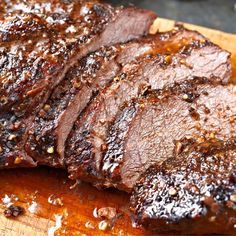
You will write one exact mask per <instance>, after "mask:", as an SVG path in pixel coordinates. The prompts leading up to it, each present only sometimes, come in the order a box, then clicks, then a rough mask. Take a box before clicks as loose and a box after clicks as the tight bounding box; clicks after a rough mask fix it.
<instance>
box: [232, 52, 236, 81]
mask: <svg viewBox="0 0 236 236" xmlns="http://www.w3.org/2000/svg"><path fill="white" fill-rule="evenodd" d="M232 69H233V73H232V82H233V83H234V84H236V55H233V56H232Z"/></svg>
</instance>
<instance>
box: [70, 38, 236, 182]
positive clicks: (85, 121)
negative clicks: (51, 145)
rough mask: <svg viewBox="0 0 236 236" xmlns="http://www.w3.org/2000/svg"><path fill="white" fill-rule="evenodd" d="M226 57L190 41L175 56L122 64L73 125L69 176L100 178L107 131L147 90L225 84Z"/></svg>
mask: <svg viewBox="0 0 236 236" xmlns="http://www.w3.org/2000/svg"><path fill="white" fill-rule="evenodd" d="M179 47H181V45H179ZM213 58H214V59H213ZM229 58H230V55H229V54H228V53H227V52H225V51H224V50H222V49H220V48H219V47H218V46H215V45H213V44H212V43H209V42H208V41H204V42H202V41H201V42H200V41H194V42H193V43H190V44H188V45H186V44H184V45H183V48H181V49H179V52H178V53H176V54H171V55H169V53H167V54H165V55H163V54H158V55H157V56H146V57H143V58H141V59H139V60H137V62H135V63H131V64H128V65H126V66H125V67H124V68H123V69H122V71H121V74H120V75H119V76H117V77H116V78H115V81H114V82H113V83H112V84H111V85H110V86H108V87H107V88H106V89H104V91H102V92H101V93H100V94H99V95H98V96H97V97H96V98H95V99H94V101H93V102H92V103H91V105H90V106H88V107H87V109H86V110H85V112H84V113H83V114H82V115H81V116H80V117H79V118H78V121H77V122H76V123H75V126H74V128H73V130H72V132H71V134H70V136H69V138H68V140H67V146H66V150H67V151H66V152H67V153H66V165H67V166H68V169H69V172H70V174H71V175H70V177H71V178H82V179H84V180H86V181H91V182H96V180H97V179H99V178H100V179H104V177H103V174H101V171H100V170H101V168H102V159H103V155H104V153H105V152H106V150H107V143H106V142H107V134H108V129H109V126H110V125H111V124H112V122H113V121H114V119H115V117H116V115H117V114H118V113H119V110H120V109H121V106H122V105H123V104H124V103H128V102H130V101H131V100H132V99H133V98H136V97H138V96H140V95H142V94H144V93H145V91H147V89H149V88H151V89H157V90H162V89H165V88H169V87H172V86H173V85H174V84H182V83H184V82H191V81H192V83H195V84H201V83H205V82H207V83H208V82H210V83H212V84H214V83H216V84H217V83H221V82H227V81H228V79H229V77H230V72H231V69H230V60H229ZM196 77H198V78H196ZM136 144H138V143H136ZM99 182H101V180H99Z"/></svg>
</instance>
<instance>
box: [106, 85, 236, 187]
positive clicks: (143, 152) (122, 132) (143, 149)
mask: <svg viewBox="0 0 236 236" xmlns="http://www.w3.org/2000/svg"><path fill="white" fill-rule="evenodd" d="M234 89H235V88H234V86H221V85H219V86H210V85H202V86H197V87H196V86H193V87H192V88H191V87H190V86H187V87H184V86H183V85H182V88H180V91H178V88H176V89H175V90H174V91H173V92H169V93H167V92H165V93H164V95H162V96H164V97H161V98H158V96H156V95H150V96H148V97H147V98H146V99H140V100H139V101H138V102H137V101H136V102H134V101H133V102H131V104H130V105H128V106H127V107H125V108H124V109H123V112H121V114H120V115H119V116H118V117H117V119H116V121H115V122H114V123H113V125H112V126H111V128H110V130H109V135H108V139H107V144H108V147H107V152H106V154H105V155H104V158H103V161H102V163H103V165H102V170H103V172H104V173H105V174H104V175H105V176H106V178H107V183H106V185H108V186H109V184H112V185H113V186H116V187H118V188H120V189H124V190H126V191H131V190H132V189H133V186H134V184H135V183H136V181H137V180H138V179H139V177H140V175H141V174H142V173H144V172H145V171H146V170H147V169H148V168H149V167H150V166H151V165H154V164H160V163H161V162H163V161H164V160H166V159H169V158H171V157H172V156H173V155H174V154H175V153H179V152H181V150H182V149H183V148H184V146H185V144H184V143H182V142H181V140H183V139H185V138H186V139H187V142H191V140H192V139H195V140H198V142H199V143H201V142H204V141H205V139H208V138H217V139H219V140H223V141H227V140H228V139H232V138H233V137H234V136H236V108H235V102H236V95H235V94H234V92H233V91H234ZM182 91H185V93H183V92H182ZM173 93H177V95H174V94H173ZM159 96H160V95H159Z"/></svg>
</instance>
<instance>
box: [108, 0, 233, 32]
mask: <svg viewBox="0 0 236 236" xmlns="http://www.w3.org/2000/svg"><path fill="white" fill-rule="evenodd" d="M108 2H110V3H113V4H115V5H121V4H123V5H129V4H133V5H136V6H140V7H144V8H148V9H151V10H153V11H155V12H156V13H157V14H158V15H159V16H160V17H164V18H169V19H173V20H177V21H184V22H188V23H192V24H197V25H202V26H206V27H210V28H213V29H219V30H223V31H226V32H230V33H235V34H236V1H235V0H121V1H118V0H108Z"/></svg>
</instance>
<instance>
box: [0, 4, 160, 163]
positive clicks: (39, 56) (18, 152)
mask: <svg viewBox="0 0 236 236" xmlns="http://www.w3.org/2000/svg"><path fill="white" fill-rule="evenodd" d="M0 5H1V6H2V8H3V9H4V11H3V12H2V14H1V17H0V76H1V86H0V95H1V101H0V121H1V127H0V129H1V130H0V133H1V140H0V150H1V156H0V159H1V167H13V166H14V165H15V164H16V166H21V165H23V166H35V165H36V162H37V160H36V161H35V160H34V159H32V158H31V157H30V156H29V155H27V154H26V153H25V151H24V150H23V149H24V143H25V141H26V139H27V133H28V130H29V128H30V127H31V126H32V123H33V122H34V116H35V115H36V114H37V112H38V111H39V110H40V108H41V107H43V106H44V104H45V102H46V100H47V98H48V97H49V94H50V93H51V91H52V89H53V88H54V87H55V86H56V85H58V84H59V83H60V81H61V80H62V79H63V78H64V75H65V73H66V72H67V70H68V69H69V68H70V67H71V66H72V65H73V64H75V63H76V61H77V60H78V59H81V58H82V57H83V56H85V55H86V54H87V53H89V52H91V51H95V50H97V49H99V48H100V47H101V46H106V45H112V44H113V43H118V42H125V41H129V40H130V39H133V38H138V37H139V36H141V35H143V34H146V33H147V32H148V30H149V26H150V25H151V24H152V22H153V20H154V19H155V18H156V15H155V14H154V13H152V12H150V11H145V10H142V9H136V8H134V7H129V8H122V7H121V8H113V7H111V6H110V5H108V4H102V3H99V2H97V1H93V2H92V1H60V0H54V1H51V2H45V1H32V0H31V1H27V2H26V1H24V2H22V1H17V0H16V1H13V0H11V1H3V2H1V3H0Z"/></svg>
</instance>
